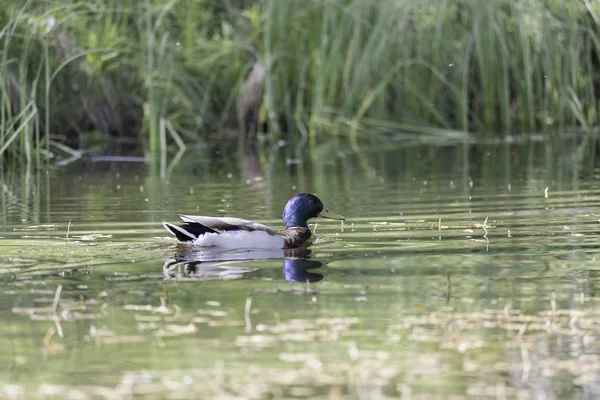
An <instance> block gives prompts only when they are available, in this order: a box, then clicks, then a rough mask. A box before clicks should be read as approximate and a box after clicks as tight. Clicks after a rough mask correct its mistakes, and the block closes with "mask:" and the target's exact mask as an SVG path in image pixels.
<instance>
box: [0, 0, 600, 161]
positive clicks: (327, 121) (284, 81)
mask: <svg viewBox="0 0 600 400" xmlns="http://www.w3.org/2000/svg"><path fill="white" fill-rule="evenodd" d="M0 5H1V8H0V9H1V10H2V11H0V26H2V27H3V28H2V31H1V34H0V38H1V39H2V41H1V45H0V51H1V54H2V62H1V63H0V85H2V90H1V91H0V143H1V144H0V154H1V156H2V157H3V158H4V160H5V162H6V161H8V162H23V161H25V162H29V163H36V162H42V160H43V159H44V158H47V157H50V155H51V154H57V153H61V154H63V155H64V156H72V157H76V156H77V154H76V153H73V151H72V150H71V149H75V148H89V147H91V146H93V145H94V144H97V143H103V142H104V141H105V139H106V138H107V137H108V136H111V137H115V138H129V139H133V140H132V143H131V144H130V145H128V146H129V147H131V148H132V149H133V150H135V149H143V150H144V153H145V154H147V155H152V156H159V155H160V154H164V153H165V152H166V150H167V148H169V147H172V148H177V147H179V148H182V147H184V146H185V144H186V143H187V144H190V143H196V142H198V141H212V140H216V139H219V140H220V139H224V138H237V137H238V136H239V133H238V130H237V129H236V127H237V126H238V123H239V122H240V119H243V118H240V112H239V110H238V112H237V114H238V115H237V116H236V103H238V99H239V98H240V91H241V90H242V88H243V87H251V85H248V84H246V85H245V84H244V80H245V79H246V77H247V76H248V74H249V72H250V71H251V69H252V68H253V66H254V67H255V68H256V67H257V66H260V67H261V68H262V70H261V71H262V72H264V74H263V75H262V76H261V77H262V79H260V81H261V82H260V85H258V87H259V88H260V87H262V88H263V89H262V91H261V93H262V97H260V98H259V101H258V103H256V104H252V105H254V106H255V107H254V108H253V107H250V108H249V109H248V110H250V109H252V111H253V113H252V112H250V111H248V110H245V111H247V112H246V114H252V116H253V119H258V120H259V122H260V123H259V125H260V126H261V127H263V128H265V127H266V128H267V130H268V131H269V134H268V135H270V137H271V138H272V139H279V138H285V139H290V138H293V139H306V140H308V143H309V144H310V145H311V146H317V145H318V144H320V143H322V142H324V141H330V140H331V139H332V138H336V140H340V141H346V140H349V141H351V142H352V143H353V144H360V143H362V142H363V141H366V140H372V139H380V138H383V137H386V136H388V135H392V134H394V133H397V132H399V131H402V132H405V133H408V134H418V135H439V136H443V137H456V136H461V135H463V134H465V133H466V132H472V133H473V134H474V135H478V136H490V135H508V134H514V133H515V132H523V131H525V132H535V131H547V130H550V131H553V132H554V131H557V132H560V131H562V130H563V129H564V128H565V127H570V126H579V127H582V128H584V129H586V130H591V129H592V128H593V127H594V126H596V125H597V124H598V111H599V105H598V104H599V103H598V96H599V95H600V6H599V5H598V3H597V2H592V1H589V0H581V1H576V2H564V1H562V0H546V1H537V0H516V1H508V0H490V1H486V2H483V1H479V0H457V1H443V0H442V1H439V0H435V1H434V0H425V1H416V0H368V1H366V0H328V1H307V2H298V1H294V0H262V1H250V0H249V1H242V0H229V1H221V0H171V1H167V0H97V1H91V0H70V1H61V2H59V1H58V0H48V1H28V2H25V3H23V2H22V1H16V0H0ZM250 76H252V75H250ZM254 87H255V88H256V87H257V86H254ZM246 122H247V121H246ZM250 125H251V124H250Z"/></svg>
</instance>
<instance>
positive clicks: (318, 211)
mask: <svg viewBox="0 0 600 400" xmlns="http://www.w3.org/2000/svg"><path fill="white" fill-rule="evenodd" d="M179 217H180V218H181V220H182V221H183V222H185V224H184V225H180V226H177V225H173V224H171V223H168V222H164V221H163V225H164V227H165V228H166V229H167V230H168V231H169V232H170V233H172V234H173V235H175V237H176V238H177V239H178V240H179V241H180V242H182V243H187V244H192V245H194V246H202V247H206V246H215V247H221V248H227V249H294V248H297V247H304V246H308V245H310V244H311V243H312V240H313V235H312V232H311V230H310V229H309V228H308V225H307V222H308V220H309V219H311V218H314V217H322V218H329V219H336V220H340V221H345V218H344V217H342V216H341V215H337V214H334V213H332V212H329V211H328V210H327V209H326V208H325V206H324V205H323V202H321V200H320V199H319V198H318V197H317V196H315V195H314V194H311V193H300V194H297V195H295V196H294V197H292V198H291V199H290V200H289V201H288V202H287V204H286V205H285V208H284V209H283V223H284V224H285V227H286V229H285V230H283V231H276V230H274V229H272V228H269V227H268V226H266V225H262V224H259V223H257V222H254V221H248V220H245V219H240V218H231V217H205V216H197V215H179Z"/></svg>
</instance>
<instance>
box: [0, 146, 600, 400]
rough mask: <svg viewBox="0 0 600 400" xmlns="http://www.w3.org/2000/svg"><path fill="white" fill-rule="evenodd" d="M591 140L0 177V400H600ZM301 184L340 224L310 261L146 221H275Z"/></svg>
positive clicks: (73, 168) (307, 256)
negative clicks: (213, 244) (186, 245)
mask: <svg viewBox="0 0 600 400" xmlns="http://www.w3.org/2000/svg"><path fill="white" fill-rule="evenodd" d="M592 149H593V147H592V146H589V145H586V144H585V143H584V144H582V143H580V142H577V141H572V142H560V143H549V142H528V143H522V144H495V145H494V144H492V145H487V146H482V145H481V146H474V145H473V146H465V145H462V144H461V145H450V144H447V145H439V144H438V145H414V146H405V147H398V148H394V147H393V146H389V147H388V148H373V149H367V150H364V151H362V152H361V153H360V154H355V153H352V152H332V151H328V150H327V149H325V150H323V153H322V154H317V155H314V158H313V159H310V158H302V159H296V158H294V157H291V156H290V155H289V154H288V153H287V152H286V150H285V149H280V151H278V152H277V153H273V154H270V155H269V154H268V155H266V156H263V157H259V158H252V157H247V158H245V159H244V162H243V163H242V164H241V166H239V165H237V164H236V163H235V162H232V160H230V159H228V158H226V157H224V156H223V155H222V154H220V153H219V152H218V151H215V150H210V149H204V150H198V151H197V152H196V151H195V152H194V153H193V154H186V155H185V156H184V158H183V159H182V160H181V162H180V163H178V164H177V165H174V166H173V167H172V168H170V169H169V170H168V171H167V172H166V175H165V176H163V177H162V178H161V174H160V168H158V169H157V170H155V169H153V168H151V167H150V166H148V165H146V164H142V163H124V162H89V161H80V162H77V163H74V164H70V165H67V166H64V167H60V168H53V169H51V170H49V171H37V172H31V173H29V174H28V173H25V172H23V171H21V172H20V173H8V172H5V174H4V175H3V178H2V181H1V182H0V188H1V190H0V197H1V200H2V212H1V214H0V222H1V225H0V287H1V290H2V296H1V297H0V320H1V321H2V323H1V328H0V348H1V349H2V351H1V352H0V398H10V399H13V398H60V399H64V398H71V399H87V398H90V399H92V398H93V399H101V398H107V399H117V398H130V397H132V396H140V397H144V398H177V399H181V398H186V399H187V398H190V399H196V398H198V399H203V398H249V399H263V398H336V399H339V398H348V399H354V398H360V399H384V398H399V397H402V398H417V399H421V398H423V399H430V398H453V399H461V398H498V399H505V398H522V399H542V398H543V399H553V398H576V399H586V398H597V397H598V396H600V263H599V260H598V252H599V248H600V240H599V239H600V238H599V236H598V232H599V231H600V222H599V221H600V209H599V207H598V205H599V200H600V180H599V179H598V177H599V172H600V170H598V169H597V168H595V163H594V153H593V150H592ZM279 153H281V154H279ZM269 157H271V158H269ZM163 172H164V171H163ZM302 191H309V192H313V193H315V194H317V195H318V196H319V197H320V198H321V199H322V200H323V202H324V203H325V204H326V206H327V207H328V208H329V209H330V210H332V211H335V212H337V213H340V214H342V215H344V216H345V217H346V218H347V220H346V222H345V223H344V224H343V225H342V224H341V223H340V222H339V221H330V220H318V219H314V220H311V221H310V226H311V227H313V226H314V224H315V223H316V224H317V227H316V234H317V236H318V239H317V241H316V243H315V244H314V245H313V246H312V247H311V250H310V252H306V253H286V254H283V253H282V252H281V253H280V252H245V251H236V252H216V251H209V250H205V251H200V252H195V253H186V252H184V251H182V249H181V247H179V246H177V245H176V243H175V240H174V238H173V237H172V236H170V235H169V234H168V233H167V232H166V231H165V230H164V229H163V227H162V225H161V221H162V220H167V221H170V222H177V216H176V214H177V213H186V214H197V215H215V216H237V217H242V218H246V219H253V220H257V221H259V222H261V223H265V224H268V225H271V226H273V227H276V228H281V227H282V222H281V211H282V208H283V206H284V205H285V203H286V201H287V200H288V199H289V198H290V197H291V196H292V195H294V194H295V193H298V192H302Z"/></svg>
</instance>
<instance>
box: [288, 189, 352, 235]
mask: <svg viewBox="0 0 600 400" xmlns="http://www.w3.org/2000/svg"><path fill="white" fill-rule="evenodd" d="M314 217H322V218H330V219H337V220H341V221H345V218H344V217H342V216H341V215H337V214H334V213H332V212H329V210H327V209H326V208H325V206H324V205H323V202H321V200H320V199H319V198H318V197H317V196H315V195H314V194H311V193H299V194H297V195H295V196H294V197H292V198H291V199H290V200H289V201H288V202H287V204H286V205H285V208H284V209H283V222H284V223H285V227H286V228H292V227H301V228H308V225H307V224H306V223H307V221H308V220H309V219H311V218H314Z"/></svg>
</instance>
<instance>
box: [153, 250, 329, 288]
mask: <svg viewBox="0 0 600 400" xmlns="http://www.w3.org/2000/svg"><path fill="white" fill-rule="evenodd" d="M310 253H311V251H310V249H305V248H301V249H293V250H275V251H273V250H269V251H265V250H250V251H231V250H225V251H224V250H223V249H215V248H211V249H210V250H209V249H206V250H204V251H183V252H180V253H176V254H175V256H174V258H171V259H167V260H166V262H165V265H164V266H163V272H164V274H165V277H166V278H167V279H171V278H188V279H194V280H201V281H205V280H216V279H223V280H228V279H241V278H243V277H244V274H246V273H249V272H254V271H256V269H255V268H247V267H234V266H232V265H231V264H233V263H238V262H243V261H256V260H268V259H278V258H282V259H283V275H284V277H285V279H286V280H288V281H290V282H307V281H308V282H318V281H320V280H322V279H323V275H321V274H317V273H314V272H310V271H308V270H309V269H315V268H320V267H322V266H323V265H325V264H326V262H325V261H317V260H309V259H308V257H309V256H310Z"/></svg>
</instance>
